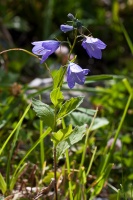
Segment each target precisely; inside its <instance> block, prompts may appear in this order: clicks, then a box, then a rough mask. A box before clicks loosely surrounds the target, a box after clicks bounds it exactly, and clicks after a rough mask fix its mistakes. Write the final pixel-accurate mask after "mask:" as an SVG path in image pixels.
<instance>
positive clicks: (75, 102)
mask: <svg viewBox="0 0 133 200" xmlns="http://www.w3.org/2000/svg"><path fill="white" fill-rule="evenodd" d="M83 99H84V97H75V98H71V99H70V100H67V101H66V102H65V103H64V104H63V105H62V107H61V108H60V110H59V112H58V114H57V118H58V119H59V118H63V117H65V116H66V115H68V114H70V113H71V112H72V111H74V110H75V109H76V108H78V107H79V106H80V104H81V103H82V102H83Z"/></svg>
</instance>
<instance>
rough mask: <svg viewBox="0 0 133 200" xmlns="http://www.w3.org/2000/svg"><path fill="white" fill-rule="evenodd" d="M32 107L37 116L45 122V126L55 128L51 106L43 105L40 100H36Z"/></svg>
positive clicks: (33, 101)
mask: <svg viewBox="0 0 133 200" xmlns="http://www.w3.org/2000/svg"><path fill="white" fill-rule="evenodd" d="M32 105H33V110H34V111H35V112H36V115H37V116H38V117H40V118H41V119H42V120H43V121H44V123H45V125H47V126H48V127H51V128H53V126H54V111H53V109H52V108H51V107H50V106H49V105H47V104H45V103H42V102H41V101H40V100H36V99H33V100H32Z"/></svg>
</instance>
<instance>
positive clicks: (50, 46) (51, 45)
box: [32, 40, 60, 63]
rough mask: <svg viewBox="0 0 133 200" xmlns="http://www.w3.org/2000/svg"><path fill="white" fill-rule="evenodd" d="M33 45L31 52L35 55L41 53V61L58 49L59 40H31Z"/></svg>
mask: <svg viewBox="0 0 133 200" xmlns="http://www.w3.org/2000/svg"><path fill="white" fill-rule="evenodd" d="M32 44H33V45H35V46H34V47H33V49H32V52H33V53H34V54H36V55H39V56H40V55H41V56H42V60H41V63H43V62H44V61H45V60H46V59H47V58H48V57H49V56H50V55H51V54H52V53H54V52H55V51H56V49H58V47H59V45H60V42H59V41H56V40H46V41H38V42H32Z"/></svg>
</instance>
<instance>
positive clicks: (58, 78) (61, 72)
mask: <svg viewBox="0 0 133 200" xmlns="http://www.w3.org/2000/svg"><path fill="white" fill-rule="evenodd" d="M65 72H66V67H62V66H61V67H60V69H59V70H58V71H57V73H56V75H55V76H54V77H53V81H54V83H53V84H54V87H53V88H58V87H60V86H62V83H63V79H64V75H65Z"/></svg>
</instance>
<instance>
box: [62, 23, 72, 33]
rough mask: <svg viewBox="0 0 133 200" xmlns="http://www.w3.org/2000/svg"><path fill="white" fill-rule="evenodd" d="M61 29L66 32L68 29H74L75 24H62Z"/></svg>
mask: <svg viewBox="0 0 133 200" xmlns="http://www.w3.org/2000/svg"><path fill="white" fill-rule="evenodd" d="M60 29H61V31H62V32H64V33H66V32H68V31H72V30H73V26H69V25H61V26H60Z"/></svg>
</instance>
